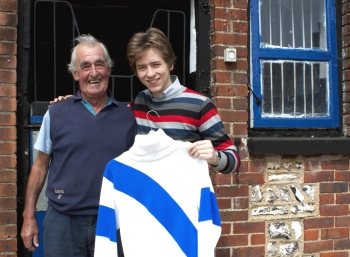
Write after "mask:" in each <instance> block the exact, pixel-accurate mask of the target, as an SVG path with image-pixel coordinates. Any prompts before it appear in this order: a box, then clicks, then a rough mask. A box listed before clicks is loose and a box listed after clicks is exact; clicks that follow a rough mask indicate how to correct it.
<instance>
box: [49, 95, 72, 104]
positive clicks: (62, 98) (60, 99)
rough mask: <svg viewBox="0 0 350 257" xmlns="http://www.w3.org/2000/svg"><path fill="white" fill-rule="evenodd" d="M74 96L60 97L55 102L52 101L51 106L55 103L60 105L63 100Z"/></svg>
mask: <svg viewBox="0 0 350 257" xmlns="http://www.w3.org/2000/svg"><path fill="white" fill-rule="evenodd" d="M72 96H73V95H66V96H61V95H60V96H59V97H56V98H55V99H53V101H50V104H54V103H58V102H61V101H63V100H66V99H68V98H70V97H72Z"/></svg>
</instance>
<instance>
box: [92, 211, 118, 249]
mask: <svg viewBox="0 0 350 257" xmlns="http://www.w3.org/2000/svg"><path fill="white" fill-rule="evenodd" d="M98 215H99V217H103V220H101V222H98V224H97V228H96V236H103V237H107V238H108V239H109V240H110V241H112V242H115V243H116V242H117V224H116V220H115V213H114V210H113V209H111V208H108V207H106V206H103V205H100V206H99V209H98ZM107 220H108V222H104V221H107Z"/></svg>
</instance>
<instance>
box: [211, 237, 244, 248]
mask: <svg viewBox="0 0 350 257" xmlns="http://www.w3.org/2000/svg"><path fill="white" fill-rule="evenodd" d="M243 245H248V235H227V236H221V237H220V239H219V241H218V244H217V246H218V247H224V246H225V247H229V246H243Z"/></svg>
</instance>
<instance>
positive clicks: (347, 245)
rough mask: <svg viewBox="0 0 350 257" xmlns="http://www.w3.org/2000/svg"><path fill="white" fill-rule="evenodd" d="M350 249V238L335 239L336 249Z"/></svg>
mask: <svg viewBox="0 0 350 257" xmlns="http://www.w3.org/2000/svg"><path fill="white" fill-rule="evenodd" d="M348 249H350V239H340V240H335V241H334V250H348Z"/></svg>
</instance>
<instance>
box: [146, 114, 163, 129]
mask: <svg viewBox="0 0 350 257" xmlns="http://www.w3.org/2000/svg"><path fill="white" fill-rule="evenodd" d="M150 112H154V113H155V114H157V116H158V117H160V116H159V114H158V112H156V111H155V110H149V111H148V112H147V113H146V119H147V122H148V125H149V126H150V128H151V130H152V129H153V127H152V124H151V121H150V120H149V119H148V114H149V113H150Z"/></svg>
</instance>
